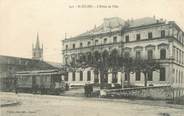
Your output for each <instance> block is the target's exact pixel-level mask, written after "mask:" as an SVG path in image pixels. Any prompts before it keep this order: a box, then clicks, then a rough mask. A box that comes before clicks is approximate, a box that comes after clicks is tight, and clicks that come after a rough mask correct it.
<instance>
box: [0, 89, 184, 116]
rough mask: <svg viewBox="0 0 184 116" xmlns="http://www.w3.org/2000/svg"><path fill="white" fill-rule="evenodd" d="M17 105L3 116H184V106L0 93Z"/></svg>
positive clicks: (2, 109) (0, 97) (6, 108)
mask: <svg viewBox="0 0 184 116" xmlns="http://www.w3.org/2000/svg"><path fill="white" fill-rule="evenodd" d="M3 98H6V99H13V100H17V101H19V102H20V104H18V105H14V106H8V107H1V116H184V106H180V105H167V104H162V102H159V101H145V100H133V101H132V100H125V99H121V100H120V99H103V98H86V97H67V96H52V95H38V94H37V95H33V94H23V93H19V94H15V93H5V92H1V93H0V99H1V100H2V99H3Z"/></svg>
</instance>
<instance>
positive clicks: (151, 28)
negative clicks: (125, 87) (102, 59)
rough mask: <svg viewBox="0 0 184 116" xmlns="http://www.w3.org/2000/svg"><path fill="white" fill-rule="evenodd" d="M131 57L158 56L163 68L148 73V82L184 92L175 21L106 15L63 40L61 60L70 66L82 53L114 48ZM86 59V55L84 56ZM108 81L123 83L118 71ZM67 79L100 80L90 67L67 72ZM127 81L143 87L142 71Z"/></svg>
mask: <svg viewBox="0 0 184 116" xmlns="http://www.w3.org/2000/svg"><path fill="white" fill-rule="evenodd" d="M122 49H123V54H124V55H128V56H130V57H132V58H141V59H158V60H159V62H160V64H161V65H162V68H161V69H160V70H158V71H153V72H152V73H151V74H149V76H148V85H150V86H160V85H161V86H164V85H170V86H172V87H174V88H175V89H176V91H175V93H174V94H175V96H180V95H183V94H184V32H183V31H182V30H181V28H180V27H179V26H178V25H177V24H176V23H175V22H174V21H166V20H163V19H156V18H155V17H145V18H140V19H135V20H126V21H125V20H123V19H121V18H118V17H112V18H105V19H104V22H103V24H101V25H100V26H97V27H96V26H95V28H94V29H92V30H90V31H87V32H85V33H82V34H80V35H79V36H76V37H72V38H65V39H64V40H63V62H64V63H65V64H67V65H70V64H71V63H72V62H76V60H77V58H79V57H80V55H81V54H88V53H94V52H98V53H100V54H103V53H104V52H108V53H109V54H111V53H112V52H113V51H117V53H119V54H120V53H122ZM86 58H88V56H86ZM105 77H106V78H107V79H106V80H107V83H119V84H126V83H127V78H126V75H125V74H124V73H121V72H109V73H108V74H106V76H105ZM65 80H66V81H68V82H69V83H71V84H85V83H87V82H90V83H100V79H99V74H96V73H95V72H94V70H93V69H92V68H87V69H82V68H77V69H76V70H74V71H72V72H71V71H68V76H66V79H65ZM130 83H131V84H132V85H136V86H144V74H142V73H133V74H130Z"/></svg>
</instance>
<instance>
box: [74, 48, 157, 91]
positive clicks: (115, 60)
mask: <svg viewBox="0 0 184 116" xmlns="http://www.w3.org/2000/svg"><path fill="white" fill-rule="evenodd" d="M71 66H72V67H74V68H77V67H82V68H87V67H92V68H94V69H95V71H96V72H98V73H100V81H101V84H100V85H101V88H104V87H105V86H106V83H105V78H104V75H105V74H107V73H108V71H109V70H111V71H112V72H113V71H116V72H124V73H125V75H126V76H127V81H128V87H130V86H131V85H130V73H135V72H138V71H139V72H143V74H144V76H145V80H144V81H145V83H144V86H145V87H146V86H147V81H148V80H147V79H148V74H149V73H150V72H152V71H155V70H158V69H159V68H160V63H159V62H158V61H157V60H154V59H133V58H131V57H130V56H129V55H127V54H118V51H117V50H116V49H114V50H112V51H111V53H110V54H109V52H108V51H106V50H105V51H103V52H102V53H100V52H98V51H95V52H87V53H83V54H80V55H79V58H78V59H77V60H76V62H75V61H74V62H72V63H71Z"/></svg>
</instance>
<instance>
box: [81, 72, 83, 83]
mask: <svg viewBox="0 0 184 116" xmlns="http://www.w3.org/2000/svg"><path fill="white" fill-rule="evenodd" d="M80 81H83V72H82V71H80Z"/></svg>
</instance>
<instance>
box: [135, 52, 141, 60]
mask: <svg viewBox="0 0 184 116" xmlns="http://www.w3.org/2000/svg"><path fill="white" fill-rule="evenodd" d="M140 58H141V52H140V51H137V52H136V59H140Z"/></svg>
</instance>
